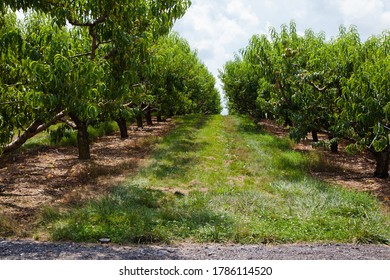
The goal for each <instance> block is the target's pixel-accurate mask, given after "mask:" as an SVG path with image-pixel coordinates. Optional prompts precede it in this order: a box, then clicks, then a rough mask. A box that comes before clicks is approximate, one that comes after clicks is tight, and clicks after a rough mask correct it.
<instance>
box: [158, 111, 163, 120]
mask: <svg viewBox="0 0 390 280" xmlns="http://www.w3.org/2000/svg"><path fill="white" fill-rule="evenodd" d="M162 121H163V119H162V115H161V113H160V112H158V113H157V122H162Z"/></svg>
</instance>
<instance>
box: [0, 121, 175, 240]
mask: <svg viewBox="0 0 390 280" xmlns="http://www.w3.org/2000/svg"><path fill="white" fill-rule="evenodd" d="M173 126H174V124H173V122H171V121H168V122H162V123H158V124H157V123H156V124H155V125H153V126H145V127H144V129H142V130H139V129H137V128H136V127H130V128H129V136H130V137H129V138H128V139H124V140H123V139H120V135H119V133H116V134H113V135H110V136H106V137H102V138H100V139H99V140H98V141H96V142H95V143H93V144H92V145H91V155H92V160H91V161H81V160H79V159H78V158H77V156H78V153H77V148H74V147H41V148H36V149H31V150H26V151H21V152H20V153H16V154H15V155H12V156H11V157H9V158H8V159H7V162H6V164H5V166H4V167H3V168H0V188H1V189H0V213H1V216H3V217H6V218H7V219H8V220H9V221H12V223H17V224H18V226H22V228H23V229H24V230H23V232H24V234H26V233H27V232H28V231H29V230H30V229H31V228H32V227H34V224H33V222H34V221H35V220H36V217H37V215H39V211H40V209H41V208H42V207H44V206H55V207H67V206H72V205H73V206H74V205H78V204H81V203H83V202H85V201H86V200H88V199H91V198H94V197H97V196H100V195H102V194H104V193H106V192H107V190H109V188H110V187H112V186H117V185H119V184H120V183H121V182H123V181H124V180H125V179H126V178H127V177H129V176H131V174H134V173H135V172H136V171H137V170H138V169H139V167H140V166H142V164H143V162H144V160H145V158H146V157H147V155H148V154H149V152H150V149H151V146H152V144H153V143H154V142H155V141H156V139H157V138H158V137H161V136H162V135H164V134H165V133H167V132H168V131H169V130H170V129H171V128H172V127H173ZM0 218H1V217H0ZM20 234H22V235H23V233H20Z"/></svg>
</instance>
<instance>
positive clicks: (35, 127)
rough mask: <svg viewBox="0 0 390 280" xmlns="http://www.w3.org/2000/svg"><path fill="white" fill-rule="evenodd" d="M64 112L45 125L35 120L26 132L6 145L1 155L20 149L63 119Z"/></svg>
mask: <svg viewBox="0 0 390 280" xmlns="http://www.w3.org/2000/svg"><path fill="white" fill-rule="evenodd" d="M65 114H66V113H65V111H62V112H60V113H58V114H57V115H55V116H54V117H53V118H52V119H51V120H50V121H48V122H47V123H42V122H41V121H40V120H35V121H34V122H33V123H32V124H30V126H29V127H28V128H27V129H26V131H25V132H24V133H23V134H22V135H20V136H19V137H18V138H16V139H15V140H14V141H12V142H11V143H9V144H8V145H6V146H5V147H4V149H3V155H4V154H8V153H10V152H12V151H15V150H17V149H18V148H20V147H21V146H22V145H23V144H24V143H26V142H27V140H28V139H30V138H32V137H34V136H35V135H37V134H38V133H40V132H42V131H44V130H46V129H48V128H49V127H50V126H52V125H53V124H55V123H56V122H57V121H58V120H60V119H61V118H63V117H65Z"/></svg>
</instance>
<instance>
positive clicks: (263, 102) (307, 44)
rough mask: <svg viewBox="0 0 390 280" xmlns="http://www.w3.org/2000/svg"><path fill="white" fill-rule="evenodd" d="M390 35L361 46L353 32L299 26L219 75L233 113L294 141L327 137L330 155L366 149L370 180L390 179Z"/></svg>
mask: <svg viewBox="0 0 390 280" xmlns="http://www.w3.org/2000/svg"><path fill="white" fill-rule="evenodd" d="M389 54H390V34H389V32H387V31H385V32H383V34H381V35H379V36H372V37H371V38H369V39H368V40H367V41H365V42H363V41H362V40H361V39H360V36H359V33H358V31H357V29H356V28H355V27H354V26H351V27H350V28H349V29H346V28H345V27H343V26H341V27H340V30H339V35H338V36H337V37H335V38H332V39H330V40H326V37H325V34H324V33H318V34H315V33H314V32H313V31H312V30H306V32H305V33H304V34H303V35H300V34H298V32H297V30H296V25H295V23H294V22H291V23H290V25H283V26H282V27H281V30H280V32H278V31H277V30H276V29H275V28H271V30H270V33H269V34H268V35H255V36H253V37H252V39H251V40H250V42H249V45H248V46H247V47H246V48H245V49H244V50H242V52H241V54H240V55H239V56H237V57H236V58H235V59H234V60H233V61H229V62H227V63H226V64H225V66H224V69H223V70H222V71H221V73H220V77H221V80H222V81H223V83H224V91H225V92H226V96H227V99H228V106H229V109H230V112H232V113H239V114H247V115H250V116H252V117H254V118H255V119H260V118H271V119H275V120H278V121H280V122H281V123H283V124H284V125H286V126H288V127H289V128H290V136H291V138H292V139H294V140H296V141H299V140H302V139H304V138H305V137H307V135H308V133H311V134H312V136H313V141H314V142H316V141H318V136H317V134H318V132H323V133H326V134H327V135H328V138H329V140H328V141H326V143H325V144H326V145H328V146H329V147H330V148H331V150H332V152H337V151H338V141H339V140H340V139H347V140H348V141H349V143H350V145H349V146H348V147H347V150H348V151H350V152H359V151H363V150H367V151H370V152H371V153H372V154H373V155H374V157H375V160H376V170H375V172H374V175H375V177H378V178H387V177H388V176H389V156H390V143H389V132H390V80H389V73H390V72H389V70H390V59H389V57H390V56H389Z"/></svg>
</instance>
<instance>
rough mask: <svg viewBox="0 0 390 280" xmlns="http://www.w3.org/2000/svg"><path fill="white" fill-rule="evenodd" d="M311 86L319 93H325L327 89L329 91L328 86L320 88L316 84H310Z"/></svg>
mask: <svg viewBox="0 0 390 280" xmlns="http://www.w3.org/2000/svg"><path fill="white" fill-rule="evenodd" d="M309 85H311V86H312V87H314V88H315V89H316V90H318V91H319V92H325V91H326V90H327V89H328V86H324V87H322V88H320V87H319V86H317V85H316V84H315V83H314V82H311V81H310V82H309Z"/></svg>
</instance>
